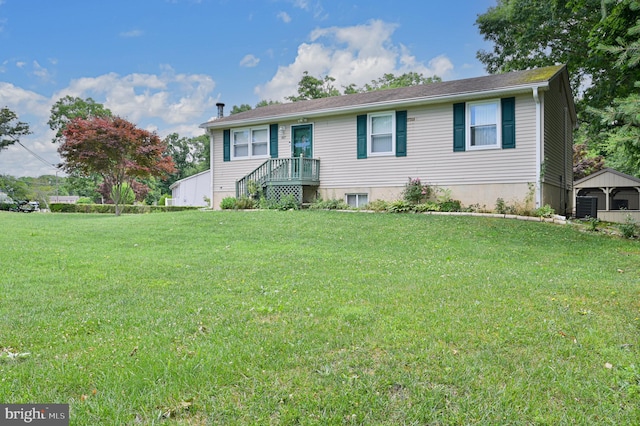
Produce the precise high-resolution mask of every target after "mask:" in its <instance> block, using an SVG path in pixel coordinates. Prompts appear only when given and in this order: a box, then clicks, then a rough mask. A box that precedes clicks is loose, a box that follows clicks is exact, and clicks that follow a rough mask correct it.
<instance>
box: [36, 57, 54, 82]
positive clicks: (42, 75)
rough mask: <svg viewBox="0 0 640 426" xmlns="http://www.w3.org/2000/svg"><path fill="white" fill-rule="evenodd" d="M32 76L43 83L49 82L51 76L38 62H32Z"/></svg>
mask: <svg viewBox="0 0 640 426" xmlns="http://www.w3.org/2000/svg"><path fill="white" fill-rule="evenodd" d="M32 72H33V75H35V76H36V77H38V78H39V79H41V80H43V81H51V74H49V70H47V69H46V68H44V67H43V66H42V65H40V64H39V63H38V61H33V71H32Z"/></svg>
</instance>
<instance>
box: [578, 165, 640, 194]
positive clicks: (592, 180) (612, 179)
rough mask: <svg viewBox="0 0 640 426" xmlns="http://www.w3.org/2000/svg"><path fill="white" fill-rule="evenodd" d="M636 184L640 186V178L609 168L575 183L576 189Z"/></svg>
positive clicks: (633, 185) (632, 185)
mask: <svg viewBox="0 0 640 426" xmlns="http://www.w3.org/2000/svg"><path fill="white" fill-rule="evenodd" d="M636 186H638V187H640V179H638V178H637V177H635V176H631V175H627V174H625V173H622V172H619V171H617V170H614V169H609V168H605V169H602V170H599V171H597V172H595V173H593V174H590V175H589V176H586V177H583V178H582V179H579V180H577V181H575V182H574V183H573V187H574V188H575V189H581V188H604V187H609V188H611V187H618V188H620V187H636Z"/></svg>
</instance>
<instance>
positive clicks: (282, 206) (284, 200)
mask: <svg viewBox="0 0 640 426" xmlns="http://www.w3.org/2000/svg"><path fill="white" fill-rule="evenodd" d="M259 206H260V208H261V209H267V210H298V209H299V208H300V204H298V200H297V199H296V197H294V196H293V195H285V196H283V197H281V198H280V199H279V200H276V199H273V198H266V197H260V202H259Z"/></svg>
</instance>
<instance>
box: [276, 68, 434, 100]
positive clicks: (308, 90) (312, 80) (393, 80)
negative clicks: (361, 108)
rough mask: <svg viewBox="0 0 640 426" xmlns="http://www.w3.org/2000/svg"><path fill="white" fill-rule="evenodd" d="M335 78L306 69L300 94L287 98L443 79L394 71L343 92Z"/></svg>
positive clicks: (368, 89)
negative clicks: (312, 73)
mask: <svg viewBox="0 0 640 426" xmlns="http://www.w3.org/2000/svg"><path fill="white" fill-rule="evenodd" d="M334 81H336V79H335V78H333V77H331V76H329V75H327V76H325V77H324V78H323V79H320V78H317V77H313V76H311V75H309V72H308V71H305V72H304V74H303V76H302V78H301V79H300V81H299V82H298V94H297V95H292V96H288V97H287V98H286V99H288V100H290V101H293V102H296V101H303V100H307V99H320V98H327V97H330V96H340V95H342V94H345V95H351V94H354V93H363V92H372V91H374V90H384V89H396V88H398V87H408V86H415V85H418V84H429V83H435V82H438V81H442V79H441V78H440V77H438V76H433V77H425V76H424V75H422V74H421V73H417V72H408V73H404V74H401V75H395V74H393V73H387V74H384V75H383V76H382V77H380V78H378V79H377V80H371V82H370V83H367V84H365V85H364V86H362V87H358V86H357V85H356V84H355V83H351V84H348V85H346V86H343V93H340V90H338V89H336V88H335V87H334V86H333V82H334Z"/></svg>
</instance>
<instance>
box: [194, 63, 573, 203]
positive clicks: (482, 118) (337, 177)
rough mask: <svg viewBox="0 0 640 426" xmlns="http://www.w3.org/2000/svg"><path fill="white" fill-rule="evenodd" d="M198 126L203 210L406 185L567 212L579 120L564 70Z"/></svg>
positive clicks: (353, 198)
mask: <svg viewBox="0 0 640 426" xmlns="http://www.w3.org/2000/svg"><path fill="white" fill-rule="evenodd" d="M223 107H224V104H218V117H216V118H214V119H212V120H210V121H208V122H206V123H204V124H202V125H201V127H202V128H204V129H206V131H207V132H208V134H209V136H210V141H211V170H212V173H211V196H210V198H211V207H212V208H219V205H220V201H221V200H222V199H223V198H225V197H229V196H236V197H237V196H242V195H246V194H249V193H250V192H252V191H253V190H254V189H255V188H256V187H261V188H262V189H263V190H264V191H265V192H266V193H267V196H272V197H281V196H283V195H293V196H295V197H296V198H297V199H298V200H299V201H301V202H302V201H310V200H311V199H313V198H314V197H315V196H317V195H319V196H321V197H322V198H323V199H336V198H337V199H344V200H345V201H347V202H348V203H349V204H351V205H354V206H362V205H364V204H366V203H367V202H368V201H373V200H376V199H382V200H388V201H391V200H396V199H399V198H400V197H401V195H400V194H401V192H402V190H403V189H404V186H405V184H406V183H407V182H408V179H409V178H420V179H421V181H422V182H423V183H428V184H430V185H434V186H437V187H439V188H443V189H445V188H446V189H448V190H449V191H450V194H451V197H452V198H454V199H457V200H460V201H461V202H462V203H463V205H472V204H479V205H480V206H485V207H486V208H487V209H493V208H494V207H495V204H496V200H497V199H498V198H502V199H503V200H504V201H506V202H509V201H522V200H524V199H525V198H527V197H530V198H531V197H532V198H533V201H534V203H535V206H534V207H537V206H542V205H547V204H548V205H550V206H551V207H553V208H554V209H555V211H556V212H557V213H565V212H571V210H572V208H573V198H572V183H573V179H572V158H573V151H572V144H573V130H574V128H575V126H576V123H577V119H576V113H575V108H574V103H573V96H572V94H571V88H570V85H569V76H568V73H567V69H566V67H565V66H564V65H558V66H551V67H545V68H539V69H532V70H526V71H518V72H511V73H505V74H498V75H488V76H483V77H477V78H469V79H464V80H455V81H445V82H439V83H432V84H425V85H418V86H412V87H403V88H397V89H388V90H380V91H374V92H366V93H357V94H351V95H343V96H335V97H329V98H322V99H313V100H307V101H299V102H289V103H283V104H276V105H269V106H265V107H260V108H256V109H253V110H249V111H245V112H241V113H238V114H233V115H230V116H226V117H225V116H224V114H223V111H222V108H223Z"/></svg>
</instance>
